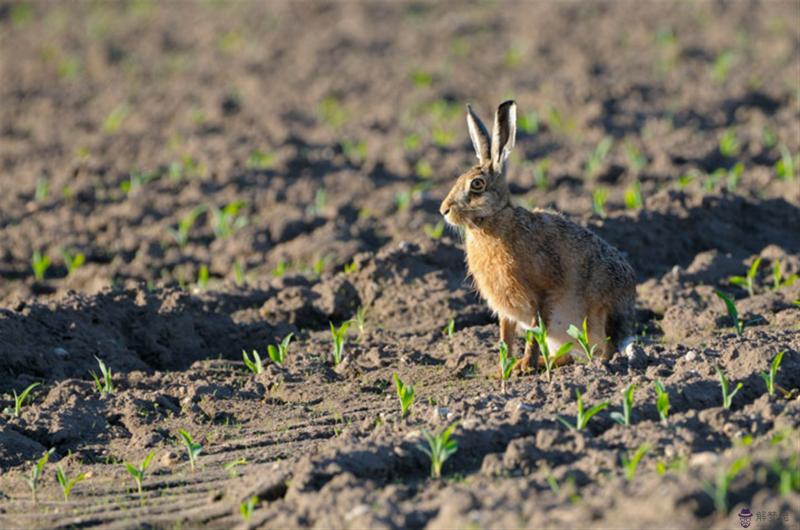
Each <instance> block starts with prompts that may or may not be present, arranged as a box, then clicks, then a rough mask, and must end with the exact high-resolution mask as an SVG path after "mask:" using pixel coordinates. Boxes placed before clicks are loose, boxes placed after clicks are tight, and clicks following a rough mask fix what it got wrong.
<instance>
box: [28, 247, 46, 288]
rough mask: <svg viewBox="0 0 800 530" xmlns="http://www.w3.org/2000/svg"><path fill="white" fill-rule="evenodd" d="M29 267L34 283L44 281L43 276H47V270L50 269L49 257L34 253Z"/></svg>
mask: <svg viewBox="0 0 800 530" xmlns="http://www.w3.org/2000/svg"><path fill="white" fill-rule="evenodd" d="M31 267H32V268H33V277H34V278H36V281H39V282H40V281H42V280H44V275H45V274H47V269H49V268H50V256H48V255H47V254H44V255H42V253H41V252H40V251H38V250H37V251H35V252H34V253H33V257H32V258H31Z"/></svg>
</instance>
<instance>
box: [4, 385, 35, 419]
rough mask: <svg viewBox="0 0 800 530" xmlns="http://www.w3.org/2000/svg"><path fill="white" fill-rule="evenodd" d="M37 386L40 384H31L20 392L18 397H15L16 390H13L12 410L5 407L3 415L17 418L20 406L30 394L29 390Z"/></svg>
mask: <svg viewBox="0 0 800 530" xmlns="http://www.w3.org/2000/svg"><path fill="white" fill-rule="evenodd" d="M39 385H40V383H31V384H30V385H28V387H27V388H26V389H25V390H23V391H22V393H20V395H17V391H16V390H13V392H14V408H13V409H12V408H11V407H6V408H5V410H3V413H4V414H8V415H9V416H14V417H15V418H19V415H20V412H22V405H24V404H25V399H27V397H28V394H30V393H31V390H33V389H34V388H36V387H37V386H39Z"/></svg>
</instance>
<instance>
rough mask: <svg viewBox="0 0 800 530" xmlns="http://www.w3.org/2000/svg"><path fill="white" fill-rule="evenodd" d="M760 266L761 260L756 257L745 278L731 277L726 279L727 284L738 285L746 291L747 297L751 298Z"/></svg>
mask: <svg viewBox="0 0 800 530" xmlns="http://www.w3.org/2000/svg"><path fill="white" fill-rule="evenodd" d="M760 265H761V258H760V257H758V258H756V260H755V261H754V262H753V264H752V265H750V268H749V269H747V275H745V276H731V277H730V278H728V282H730V283H732V284H733V285H738V286H739V287H741V288H742V289H744V290H746V291H747V296H753V294H754V288H755V279H756V274H758V267H759V266H760Z"/></svg>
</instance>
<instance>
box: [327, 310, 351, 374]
mask: <svg viewBox="0 0 800 530" xmlns="http://www.w3.org/2000/svg"><path fill="white" fill-rule="evenodd" d="M330 325H331V337H332V338H333V366H339V363H341V362H342V357H343V355H344V344H345V340H346V338H347V328H348V327H349V326H350V321H349V320H348V321H346V322H342V325H341V326H339V328H338V329H337V328H336V326H334V325H333V322H330Z"/></svg>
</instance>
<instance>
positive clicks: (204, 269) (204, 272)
mask: <svg viewBox="0 0 800 530" xmlns="http://www.w3.org/2000/svg"><path fill="white" fill-rule="evenodd" d="M197 287H199V288H200V289H203V290H205V289H207V288H208V265H206V264H203V265H200V270H199V271H197Z"/></svg>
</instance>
